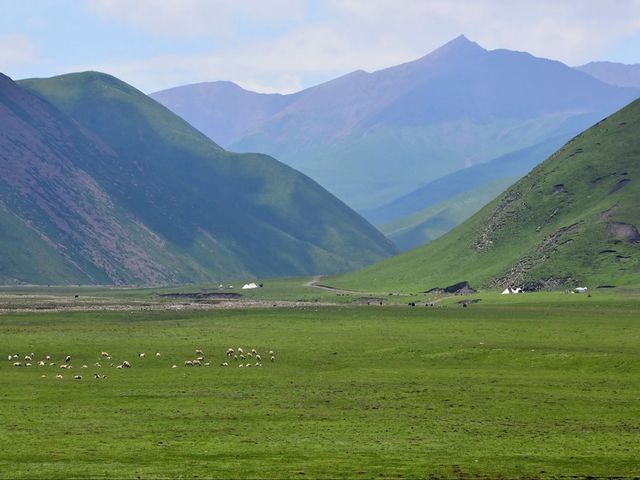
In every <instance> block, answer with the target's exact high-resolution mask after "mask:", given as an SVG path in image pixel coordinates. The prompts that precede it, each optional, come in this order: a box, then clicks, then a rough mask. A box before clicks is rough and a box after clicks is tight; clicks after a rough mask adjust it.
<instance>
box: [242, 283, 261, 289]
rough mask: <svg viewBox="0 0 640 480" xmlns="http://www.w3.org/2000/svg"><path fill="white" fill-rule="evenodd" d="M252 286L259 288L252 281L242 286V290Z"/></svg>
mask: <svg viewBox="0 0 640 480" xmlns="http://www.w3.org/2000/svg"><path fill="white" fill-rule="evenodd" d="M251 288H258V285H256V284H255V283H254V282H251V283H245V284H244V285H243V286H242V290H249V289H251Z"/></svg>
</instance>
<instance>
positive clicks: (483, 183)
mask: <svg viewBox="0 0 640 480" xmlns="http://www.w3.org/2000/svg"><path fill="white" fill-rule="evenodd" d="M577 133H579V132H575V133H574V135H575V134H577ZM574 135H571V136H574ZM567 137H568V138H571V137H570V136H569V135H568V133H563V134H562V135H559V136H557V137H553V138H549V139H546V140H544V141H543V142H540V143H539V144H537V145H534V146H532V147H528V148H524V149H522V150H518V151H516V152H512V153H508V154H506V155H502V156H500V157H498V158H496V159H494V160H490V161H488V162H486V163H482V164H480V165H475V166H473V167H469V168H465V169H463V170H458V171H457V172H454V173H450V174H449V175H446V176H444V177H441V178H439V179H437V180H434V181H432V182H429V183H427V184H426V185H424V186H422V187H420V188H419V189H417V190H414V191H413V192H411V193H409V194H408V195H405V196H403V197H401V198H399V199H396V200H394V201H393V202H390V203H388V204H386V205H382V206H380V207H378V208H376V209H373V210H369V211H364V212H362V214H363V216H364V217H365V218H366V219H367V220H369V221H370V222H371V223H373V224H374V225H376V226H378V228H379V229H380V230H381V231H382V233H384V234H385V235H387V237H388V238H389V239H390V240H392V241H393V242H394V243H395V244H396V246H398V248H399V249H400V250H401V251H405V250H410V249H411V248H415V247H418V246H420V245H423V244H425V243H427V242H430V241H432V240H435V239H436V238H438V237H440V236H441V235H443V234H445V233H447V232H448V231H449V230H451V229H452V228H454V227H456V226H457V225H459V224H460V223H462V222H463V221H464V220H466V219H467V218H469V217H470V216H471V215H473V214H474V213H476V212H477V211H478V210H480V209H481V208H482V207H484V206H485V205H486V204H487V203H489V202H490V201H491V200H493V199H494V198H495V197H497V196H498V195H499V194H500V193H501V192H502V191H504V189H505V188H506V187H508V186H510V185H511V184H512V183H515V182H516V180H518V179H520V177H522V176H524V175H525V174H526V173H527V172H529V171H530V170H531V169H532V168H533V167H535V166H536V165H537V164H538V163H540V159H541V158H546V157H548V156H549V155H551V154H552V153H553V152H555V151H556V150H557V149H558V148H560V147H561V146H562V145H563V144H564V143H565V142H566V140H568V138H567Z"/></svg>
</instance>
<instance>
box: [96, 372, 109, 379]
mask: <svg viewBox="0 0 640 480" xmlns="http://www.w3.org/2000/svg"><path fill="white" fill-rule="evenodd" d="M93 378H97V379H99V380H102V379H103V378H107V376H106V375H100V374H99V373H94V374H93Z"/></svg>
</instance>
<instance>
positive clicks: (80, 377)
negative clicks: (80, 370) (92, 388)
mask: <svg viewBox="0 0 640 480" xmlns="http://www.w3.org/2000/svg"><path fill="white" fill-rule="evenodd" d="M73 379H74V380H82V375H76V376H75V377H73Z"/></svg>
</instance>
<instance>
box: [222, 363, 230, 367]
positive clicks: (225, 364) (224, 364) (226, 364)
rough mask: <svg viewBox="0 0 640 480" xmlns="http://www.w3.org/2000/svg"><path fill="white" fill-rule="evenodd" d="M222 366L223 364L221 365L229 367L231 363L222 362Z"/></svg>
mask: <svg viewBox="0 0 640 480" xmlns="http://www.w3.org/2000/svg"><path fill="white" fill-rule="evenodd" d="M220 366H221V367H228V366H229V364H228V363H227V362H222V363H221V364H220Z"/></svg>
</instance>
